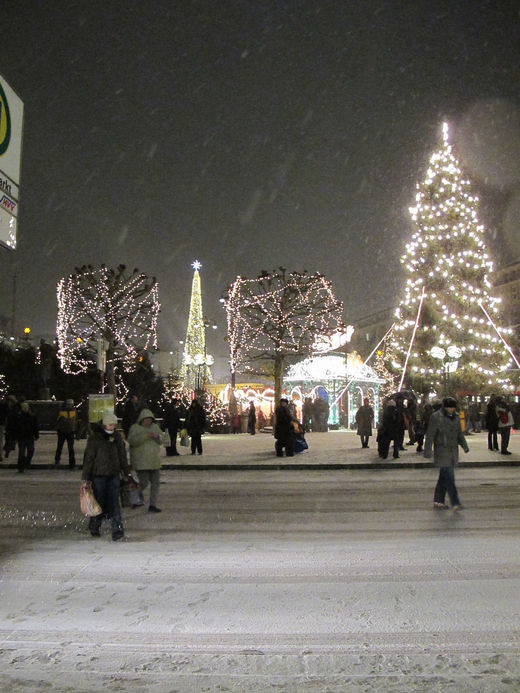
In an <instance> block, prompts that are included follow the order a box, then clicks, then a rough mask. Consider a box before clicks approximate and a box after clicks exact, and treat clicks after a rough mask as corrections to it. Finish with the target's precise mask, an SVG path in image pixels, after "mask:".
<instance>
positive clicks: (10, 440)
mask: <svg viewBox="0 0 520 693" xmlns="http://www.w3.org/2000/svg"><path fill="white" fill-rule="evenodd" d="M19 413H20V405H19V403H18V400H17V399H16V397H15V395H9V396H8V398H7V415H6V417H5V442H4V455H5V459H7V458H8V457H9V453H10V452H12V451H13V450H14V449H15V447H16V419H17V417H18V414H19Z"/></svg>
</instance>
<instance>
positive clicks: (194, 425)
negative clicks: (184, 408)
mask: <svg viewBox="0 0 520 693" xmlns="http://www.w3.org/2000/svg"><path fill="white" fill-rule="evenodd" d="M185 426H186V429H187V431H188V435H189V436H190V438H191V454H192V455H194V454H195V452H198V453H199V455H202V434H203V433H204V430H205V428H206V412H205V411H204V408H203V406H202V405H201V404H200V402H199V401H198V400H197V399H194V400H193V401H192V403H191V404H190V406H189V408H188V413H187V414H186V423H185Z"/></svg>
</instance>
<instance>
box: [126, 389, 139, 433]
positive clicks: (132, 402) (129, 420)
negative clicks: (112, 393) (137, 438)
mask: <svg viewBox="0 0 520 693" xmlns="http://www.w3.org/2000/svg"><path fill="white" fill-rule="evenodd" d="M141 409H142V406H141V402H140V401H139V397H138V396H137V395H136V394H135V393H132V394H131V395H130V396H129V398H128V399H127V400H126V402H125V406H124V408H123V416H122V417H121V418H122V421H121V424H122V428H123V433H124V434H125V438H126V439H128V434H129V432H130V428H131V426H132V425H133V424H135V422H136V421H137V418H138V416H139V412H140V411H141Z"/></svg>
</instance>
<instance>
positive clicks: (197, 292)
mask: <svg viewBox="0 0 520 693" xmlns="http://www.w3.org/2000/svg"><path fill="white" fill-rule="evenodd" d="M191 266H192V267H193V281H192V284H191V300H190V312H189V316H188V328H187V330H186V340H185V342H184V353H183V355H182V365H181V374H180V375H181V380H182V382H183V383H184V385H185V386H186V387H188V388H192V389H202V388H203V387H204V385H205V383H207V382H211V369H210V367H211V365H212V364H213V357H212V356H211V355H209V354H207V353H206V334H205V329H206V324H205V320H204V316H203V313H202V291H201V285H200V274H199V269H200V268H201V267H202V265H201V263H200V262H199V261H198V260H195V261H194V262H193V263H192V265H191Z"/></svg>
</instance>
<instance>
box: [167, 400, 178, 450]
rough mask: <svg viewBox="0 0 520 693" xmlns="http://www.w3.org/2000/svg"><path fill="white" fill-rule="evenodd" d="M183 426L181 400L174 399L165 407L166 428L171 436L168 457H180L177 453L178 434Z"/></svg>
mask: <svg viewBox="0 0 520 693" xmlns="http://www.w3.org/2000/svg"><path fill="white" fill-rule="evenodd" d="M180 426H181V415H180V412H179V400H178V399H173V400H172V401H171V402H166V404H165V406H164V427H165V429H166V430H167V431H168V435H169V436H170V446H169V447H168V448H166V456H167V457H172V456H174V455H178V454H179V453H178V451H177V433H178V432H179V428H180Z"/></svg>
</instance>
